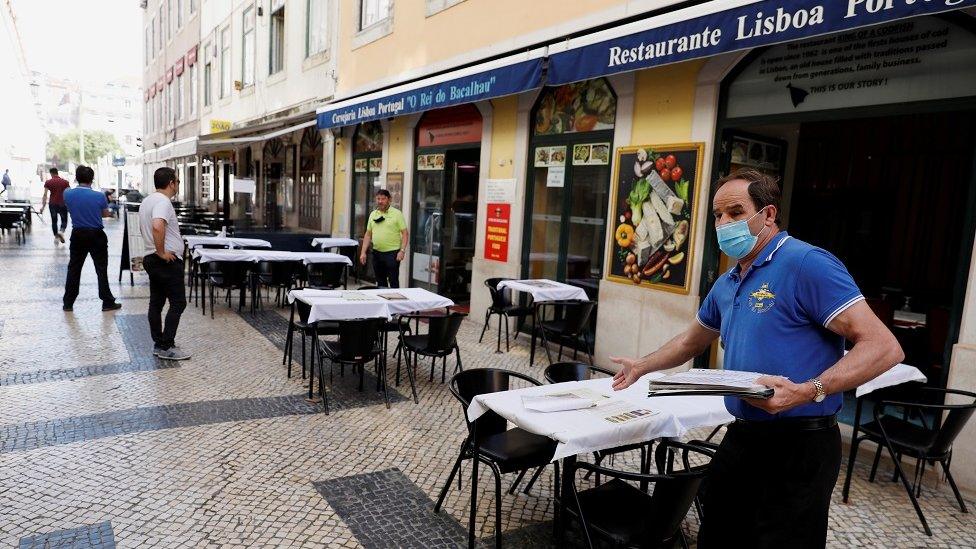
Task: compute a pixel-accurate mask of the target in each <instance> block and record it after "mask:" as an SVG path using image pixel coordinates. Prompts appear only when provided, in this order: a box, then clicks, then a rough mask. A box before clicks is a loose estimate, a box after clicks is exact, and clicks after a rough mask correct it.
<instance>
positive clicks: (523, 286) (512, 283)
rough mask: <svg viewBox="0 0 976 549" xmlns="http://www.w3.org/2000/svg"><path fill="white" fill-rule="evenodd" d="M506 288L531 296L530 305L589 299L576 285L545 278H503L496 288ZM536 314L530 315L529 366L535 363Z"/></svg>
mask: <svg viewBox="0 0 976 549" xmlns="http://www.w3.org/2000/svg"><path fill="white" fill-rule="evenodd" d="M504 288H508V289H510V290H513V291H516V292H522V293H526V294H529V295H531V296H532V306H533V307H536V306H537V305H539V304H540V303H545V302H547V301H564V300H575V301H589V299H590V298H589V297H587V295H586V291H585V290H583V288H580V287H578V286H570V285H569V284H565V283H563V282H556V281H555V280H546V279H531V280H503V281H501V282H499V283H498V289H499V290H502V289H504ZM537 316H538V315H536V314H533V315H532V333H531V334H530V336H529V337H530V340H531V343H530V344H529V366H532V365H533V364H534V363H535V342H536V337H537V334H536V323H537V322H538V319H537V318H536V317H537Z"/></svg>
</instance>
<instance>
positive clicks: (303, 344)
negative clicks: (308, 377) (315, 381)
mask: <svg viewBox="0 0 976 549" xmlns="http://www.w3.org/2000/svg"><path fill="white" fill-rule="evenodd" d="M302 379H305V330H302Z"/></svg>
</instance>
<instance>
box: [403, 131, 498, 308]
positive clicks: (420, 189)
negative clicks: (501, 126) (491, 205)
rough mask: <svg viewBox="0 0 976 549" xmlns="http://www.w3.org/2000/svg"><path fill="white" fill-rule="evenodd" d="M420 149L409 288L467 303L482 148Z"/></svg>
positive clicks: (469, 294) (411, 238)
mask: <svg viewBox="0 0 976 549" xmlns="http://www.w3.org/2000/svg"><path fill="white" fill-rule="evenodd" d="M423 151H424V150H423V149H419V150H418V157H420V158H423V159H424V160H423V161H422V162H418V169H417V177H416V181H417V184H416V185H415V186H414V204H413V208H414V210H413V211H414V214H413V221H414V223H413V227H412V228H411V231H410V240H411V243H410V249H411V250H412V252H411V254H410V256H411V268H410V285H411V286H415V287H420V288H425V289H427V290H430V291H432V292H435V293H438V294H441V295H443V296H446V297H448V298H450V299H452V300H453V301H454V302H455V303H467V302H469V301H470V300H471V268H472V260H473V258H474V244H475V230H476V227H477V211H478V207H477V206H478V204H477V199H478V183H479V181H478V174H479V160H480V157H481V149H480V147H479V148H473V149H472V148H463V149H449V150H446V151H444V152H440V153H425V152H423Z"/></svg>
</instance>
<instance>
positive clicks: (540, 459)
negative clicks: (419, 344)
mask: <svg viewBox="0 0 976 549" xmlns="http://www.w3.org/2000/svg"><path fill="white" fill-rule="evenodd" d="M513 379H519V380H523V381H525V382H528V383H530V384H532V385H541V383H539V382H538V381H536V380H535V379H532V378H531V377H529V376H527V375H524V374H520V373H518V372H513V371H511V370H501V369H497V368H475V369H472V370H465V371H463V372H458V373H457V374H455V375H454V377H452V378H451V381H450V389H451V394H453V395H454V398H456V399H457V400H458V402H459V403H460V404H461V411H462V415H463V416H464V421H465V424H466V425H467V428H468V436H467V437H466V438H465V439H464V442H463V443H461V450H460V452H459V453H458V457H457V459H456V460H455V461H454V467H453V468H452V469H451V473H450V475H448V477H447V482H445V483H444V487H443V488H442V489H441V493H440V496H439V497H438V498H437V503H436V504H435V505H434V512H435V513H439V512H440V509H441V505H442V504H443V503H444V498H445V497H446V496H447V490H448V489H449V488H450V487H451V483H452V482H453V481H454V477H455V475H457V474H458V473H459V471H460V470H461V462H462V461H464V460H471V463H472V467H473V470H472V478H473V480H474V482H472V484H471V515H470V518H469V522H468V547H474V541H475V517H476V514H477V508H478V505H477V494H478V464H479V463H483V464H485V465H487V466H488V467H490V468H491V470H492V473H493V474H494V477H495V546H496V547H501V543H502V519H501V510H502V484H501V475H503V474H507V473H514V472H520V473H522V474H524V472H525V471H526V470H529V469H534V468H536V467H545V466H546V465H548V464H549V462H550V460H551V459H552V456H553V454H554V453H555V451H556V441H554V440H552V439H550V438H549V437H544V436H542V435H536V434H533V433H530V432H528V431H526V430H524V429H521V428H518V427H515V428H513V429H508V430H506V428H507V427H508V423H507V421H506V420H505V418H503V417H501V416H499V415H498V414H496V413H494V412H492V411H490V410H489V411H487V412H485V414H483V415H482V416H481V417H479V418H478V419H476V420H474V421H468V415H467V409H468V406H469V405H470V404H471V401H472V400H473V399H474V397H476V396H478V395H483V394H487V393H496V392H499V391H507V390H509V388H510V387H511V382H512V380H513ZM553 467H554V468H555V480H554V493H555V495H556V498H557V499H558V498H559V463H558V462H556V463H553ZM520 476H521V475H520ZM458 481H459V482H458V484H459V489H460V478H459V479H458Z"/></svg>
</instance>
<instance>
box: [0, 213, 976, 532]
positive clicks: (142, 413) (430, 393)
mask: <svg viewBox="0 0 976 549" xmlns="http://www.w3.org/2000/svg"><path fill="white" fill-rule="evenodd" d="M108 233H109V241H110V246H111V250H110V262H109V275H110V279H111V280H112V286H113V291H114V292H116V296H117V297H118V298H119V299H120V301H121V302H122V303H123V305H124V307H123V308H122V310H121V311H119V312H117V313H102V312H101V311H100V309H99V307H100V302H99V300H98V299H97V288H96V285H95V277H94V271H93V269H92V266H91V264H90V263H89V264H87V265H86V267H85V272H84V278H83V280H82V287H81V295H80V297H79V299H78V301H77V302H76V304H75V310H74V312H73V313H64V312H62V311H61V294H62V288H63V280H64V273H65V267H66V264H67V256H68V253H67V247H66V246H55V244H54V243H53V241H52V239H51V238H50V233H49V231H48V229H47V226H46V222H45V223H40V222H38V221H37V220H36V219H35V223H34V227H33V233H32V234H31V235H30V237H29V239H28V242H27V244H26V245H23V246H19V245H17V243H16V240H15V239H14V238H13V237H12V236H11V235H7V236H5V237H3V239H2V240H0V471H2V472H3V474H2V475H0V547H56V546H67V545H70V546H72V547H87V546H93V547H113V546H119V547H203V546H206V547H233V546H240V547H323V546H325V547H350V548H351V547H368V548H372V547H394V546H402V547H457V546H463V544H464V542H465V536H466V528H467V518H466V513H465V510H466V505H467V502H468V499H467V496H468V491H467V487H468V484H467V478H465V483H464V485H465V488H466V489H465V490H464V491H458V490H457V487H456V486H455V487H454V488H452V490H451V491H450V492H449V495H448V498H447V501H446V504H445V511H444V513H443V514H441V515H434V514H433V513H432V512H431V508H432V505H433V501H434V500H435V499H436V497H437V493H438V491H439V489H440V488H441V486H442V483H443V482H444V479H445V477H446V475H447V473H448V472H449V470H450V468H451V465H452V463H453V460H454V458H455V456H456V451H457V448H458V446H459V444H460V443H461V441H462V440H463V438H464V432H465V429H464V424H463V421H462V416H461V409H460V407H459V405H458V404H457V403H456V401H455V400H454V399H453V397H451V395H450V393H449V392H448V391H447V389H446V387H445V385H442V384H441V383H440V382H439V372H438V377H435V380H434V382H430V381H428V376H427V375H421V376H420V380H419V385H418V390H419V393H420V404H419V405H415V404H414V403H413V402H412V401H411V400H410V399H409V398H408V397H407V395H409V388H408V386H401V387H400V388H399V390H398V391H397V392H394V393H393V394H392V396H393V397H394V403H393V405H392V409H390V410H387V409H386V407H385V406H384V405H383V399H382V395H381V394H377V393H375V392H373V391H371V390H370V387H369V383H368V382H367V390H366V391H365V392H364V393H360V392H358V391H357V388H356V377H355V376H351V375H349V374H348V373H347V374H346V376H345V377H338V375H337V377H336V379H335V382H334V385H333V388H332V393H331V394H332V398H333V402H332V404H333V406H332V413H331V415H329V416H326V415H324V414H322V413H321V412H320V408H319V407H317V406H315V405H311V404H309V403H307V402H306V401H305V400H304V398H303V391H304V390H305V386H303V385H302V380H301V376H300V375H294V376H293V377H292V378H291V379H288V378H287V377H286V375H285V369H284V367H282V365H281V348H282V346H283V337H284V330H285V328H286V325H287V320H286V317H285V316H284V315H285V314H286V313H285V311H275V310H273V309H272V308H271V307H270V306H268V307H266V308H265V309H264V310H263V311H261V312H259V313H257V314H256V315H250V314H249V313H246V312H245V313H244V314H238V313H237V312H236V310H232V309H229V308H227V307H226V306H224V305H220V306H218V308H217V311H216V318H215V319H213V320H211V319H210V315H209V314H207V315H206V316H203V315H202V314H201V311H200V309H199V308H194V307H193V306H192V304H191V306H189V307H188V308H187V311H186V313H185V314H184V317H183V323H182V324H181V326H180V333H179V338H178V343H179V344H180V345H181V346H182V347H183V348H185V349H186V350H188V351H190V352H191V353H192V354H193V358H192V360H189V361H186V362H179V363H175V364H174V363H163V362H160V361H157V360H155V359H154V358H153V357H152V355H151V341H150V340H149V337H148V325H147V321H146V318H145V313H146V306H147V296H148V287H147V283H146V279H145V278H144V275H139V274H137V276H136V284H135V286H134V287H130V286H129V284H128V275H126V276H125V277H124V283H123V284H121V285H119V284H118V283H117V282H116V281H117V277H118V264H119V250H120V246H121V241H122V230H121V223H120V222H119V221H115V220H110V221H108ZM481 313H482V312H481V311H475V316H480V315H481ZM479 331H480V326H478V325H476V324H475V323H473V322H467V323H465V326H464V328H463V329H462V334H461V338H462V341H461V343H460V344H461V348H462V356H463V360H464V364H465V366H466V367H469V368H470V367H478V366H496V367H504V368H512V369H516V370H519V371H522V372H526V373H529V374H530V375H533V376H535V377H537V378H540V379H541V377H542V368H541V367H539V366H536V367H534V368H532V369H530V368H529V367H528V356H527V355H528V353H527V349H528V347H527V345H526V344H525V343H524V342H520V343H519V344H518V345H516V346H515V347H514V348H513V349H512V351H511V352H510V353H508V354H503V355H497V354H495V353H494V340H493V339H492V340H491V342H490V343H489V340H488V338H487V337H486V341H485V343H483V344H479V343H478V342H477V337H478V334H479ZM489 334H490V335H491V336H494V332H493V331H492V332H489ZM296 348H297V346H296ZM450 367H453V361H450V362H449V368H450ZM297 371H298V370H297V369H296V372H297ZM421 372H424V367H423V366H422V367H421ZM868 447H869V448H870V449H871V450H873V446H870V445H869V446H868ZM623 461H626V460H623ZM615 465H618V466H622V465H621V460H619V459H618V461H617V463H616V464H615ZM868 465H869V461H868V460H867V459H864V458H862V459H861V460H860V461H859V463H858V467H857V468H856V469H855V478H854V482H853V487H852V500H851V504H850V505H844V504H843V503H841V501H840V485H841V484H842V481H843V474H842V478H841V481H840V482H838V487H837V489H836V490H835V496H834V505H833V507H832V512H831V519H830V529H831V531H830V533H829V537H828V543H829V545H831V546H834V547H848V546H863V547H966V546H970V547H971V546H973V543H974V541H973V540H974V539H976V520H974V515H973V514H962V513H960V511H959V510H958V508H956V507H955V503H954V499H953V497H952V493H951V491H950V489H949V487H948V486H947V485H946V484H944V483H942V482H941V477H940V475H938V474H934V473H933V472H932V471H931V470H930V471H929V472H928V473H927V475H926V480H925V485H924V488H923V490H922V498H921V504H922V506H923V509H924V510H925V513H926V515H927V517H928V519H929V523H930V525H931V527H932V529H933V531H934V533H935V536H934V537H932V538H928V537H926V536H925V535H924V534H923V533H922V532H921V528H920V527H919V525H918V522H917V519H916V517H915V514H914V512H913V511H912V508H911V505H910V503H909V501H908V498H907V496H906V494H905V493H904V491H903V490H902V488H901V486H900V485H899V484H894V483H891V482H890V479H891V470H892V469H891V464H890V461H883V462H882V466H881V468H880V472H879V481H878V482H876V483H874V484H871V483H868V482H867V476H868ZM465 470H467V467H465ZM488 477H489V475H487V474H486V476H485V478H483V482H482V483H481V484H482V495H481V500H480V501H481V503H482V509H481V511H482V512H481V514H480V516H481V520H479V523H478V524H479V528H480V529H481V530H480V533H479V537H481V538H482V539H486V540H489V541H490V540H491V535H492V533H493V521H492V520H491V508H492V501H493V486H492V483H491V482H490V480H489V478H488ZM550 479H551V477H549V474H548V473H547V474H546V475H545V476H543V477H542V478H541V479H540V481H539V483H538V484H537V485H536V487H535V488H534V489H533V491H532V494H531V495H529V496H526V495H521V494H520V495H518V496H509V495H506V496H505V497H504V499H503V507H502V513H503V524H504V529H505V535H506V546H508V547H530V546H545V545H546V544H547V543H548V541H549V538H548V534H549V532H550V531H551V527H550V525H549V524H548V521H550V520H551V517H552V510H553V509H552V501H551V499H550V496H551V490H550V486H551V481H550ZM511 480H512V479H511V478H509V479H507V480H506V483H505V484H504V485H503V486H505V487H507V485H508V484H507V483H509V482H511ZM757 482H762V479H757ZM969 504H970V506H971V509H976V502H974V501H971V500H970V502H969ZM686 528H687V533H688V535H689V537H690V539H694V536H695V534H696V531H697V520H696V518H695V516H694V514H693V513H692V514H690V515H689V517H688V520H687V521H686Z"/></svg>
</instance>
